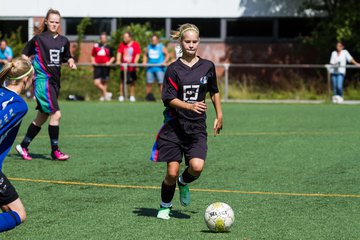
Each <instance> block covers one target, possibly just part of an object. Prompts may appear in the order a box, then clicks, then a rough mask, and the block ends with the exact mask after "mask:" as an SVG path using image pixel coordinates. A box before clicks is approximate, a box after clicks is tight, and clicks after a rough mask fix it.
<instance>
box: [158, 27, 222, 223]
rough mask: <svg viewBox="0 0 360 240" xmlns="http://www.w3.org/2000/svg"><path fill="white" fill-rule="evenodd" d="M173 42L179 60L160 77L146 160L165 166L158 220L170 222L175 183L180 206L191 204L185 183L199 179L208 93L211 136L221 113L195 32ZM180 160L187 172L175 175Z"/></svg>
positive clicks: (185, 30)
mask: <svg viewBox="0 0 360 240" xmlns="http://www.w3.org/2000/svg"><path fill="white" fill-rule="evenodd" d="M172 38H173V39H175V40H178V41H179V42H180V46H181V49H182V57H181V58H179V59H178V60H176V61H175V62H174V63H172V64H171V65H170V66H169V67H168V69H167V70H166V73H165V79H164V82H163V91H162V100H163V102H164V105H165V107H166V109H165V111H164V116H165V121H164V125H163V127H162V128H161V129H160V131H159V133H158V136H157V138H156V142H155V144H154V147H153V151H152V156H151V160H153V161H155V162H157V161H158V162H166V163H167V172H166V176H165V179H164V181H163V183H162V186H161V203H160V209H159V211H158V215H157V217H158V218H160V219H165V220H168V219H170V210H171V207H172V199H173V197H174V193H175V188H176V183H177V184H178V186H179V190H180V203H181V205H183V206H187V205H189V204H190V192H189V187H188V184H189V183H191V182H193V181H195V180H196V179H197V178H199V176H200V174H201V172H202V170H203V168H204V165H205V159H206V152H207V132H206V113H205V112H206V109H207V106H206V103H205V97H206V93H207V92H210V97H211V100H212V102H213V105H214V108H215V111H216V119H215V122H214V134H215V135H217V134H219V132H220V130H221V129H222V109H221V102H220V94H219V90H218V87H217V79H216V73H215V66H214V64H213V63H212V62H211V61H208V60H205V59H202V58H200V57H199V56H197V55H196V53H197V47H198V44H199V41H200V38H199V29H198V28H197V27H196V26H195V25H193V24H183V25H181V26H180V27H179V30H178V31H174V32H173V34H172ZM183 156H184V158H185V163H186V166H187V167H186V169H185V170H184V172H183V173H182V174H181V175H180V176H179V170H180V163H181V162H182V158H183Z"/></svg>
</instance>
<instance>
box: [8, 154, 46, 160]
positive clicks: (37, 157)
mask: <svg viewBox="0 0 360 240" xmlns="http://www.w3.org/2000/svg"><path fill="white" fill-rule="evenodd" d="M8 156H9V157H12V158H14V159H21V160H22V158H21V157H20V155H19V154H8ZM30 156H31V157H32V159H33V160H36V159H40V160H53V159H52V158H51V157H50V154H49V155H45V154H36V153H32V154H31V155H30Z"/></svg>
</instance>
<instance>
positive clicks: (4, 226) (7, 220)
mask: <svg viewBox="0 0 360 240" xmlns="http://www.w3.org/2000/svg"><path fill="white" fill-rule="evenodd" d="M20 223H21V220H20V216H19V214H17V212H14V211H9V212H4V213H1V214H0V232H5V231H8V230H10V229H13V228H14V227H16V226H17V225H20Z"/></svg>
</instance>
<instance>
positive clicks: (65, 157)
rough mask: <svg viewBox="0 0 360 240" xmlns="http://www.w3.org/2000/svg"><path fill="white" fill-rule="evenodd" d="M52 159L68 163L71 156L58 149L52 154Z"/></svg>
mask: <svg viewBox="0 0 360 240" xmlns="http://www.w3.org/2000/svg"><path fill="white" fill-rule="evenodd" d="M51 157H52V159H54V160H59V161H66V160H68V159H69V158H70V156H69V155H67V154H65V153H63V152H61V151H60V149H57V150H55V151H53V152H51Z"/></svg>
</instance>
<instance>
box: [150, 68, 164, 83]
mask: <svg viewBox="0 0 360 240" xmlns="http://www.w3.org/2000/svg"><path fill="white" fill-rule="evenodd" d="M164 76H165V72H163V71H157V72H150V71H148V72H146V83H153V82H154V81H155V78H156V80H157V82H158V83H159V84H162V83H163V81H164Z"/></svg>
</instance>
